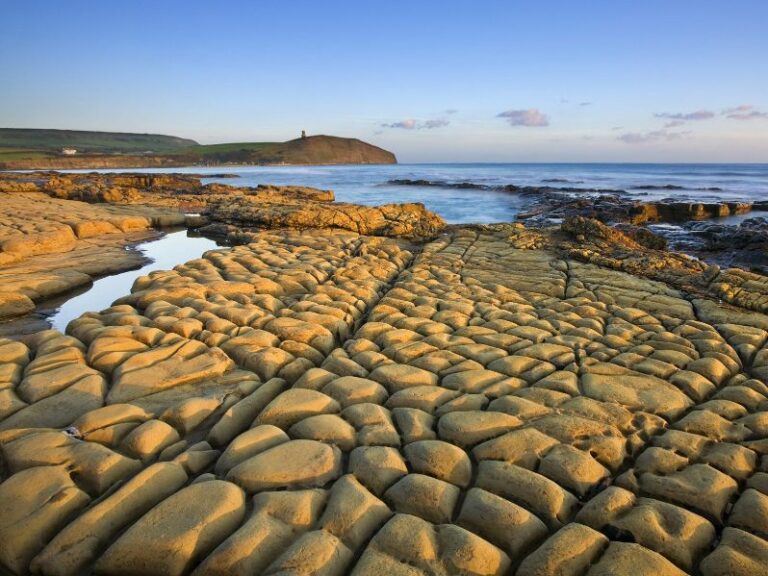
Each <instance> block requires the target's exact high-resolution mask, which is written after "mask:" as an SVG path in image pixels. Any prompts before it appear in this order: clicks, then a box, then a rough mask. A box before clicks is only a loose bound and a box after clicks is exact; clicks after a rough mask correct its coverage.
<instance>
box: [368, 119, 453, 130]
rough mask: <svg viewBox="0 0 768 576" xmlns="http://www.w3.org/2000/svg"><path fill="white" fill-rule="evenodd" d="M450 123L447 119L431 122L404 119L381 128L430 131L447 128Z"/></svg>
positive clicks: (383, 125)
mask: <svg viewBox="0 0 768 576" xmlns="http://www.w3.org/2000/svg"><path fill="white" fill-rule="evenodd" d="M450 123H451V121H450V120H448V119H447V118H435V119H433V120H423V121H422V120H416V119H415V118H406V119H405V120H400V121H399V122H390V123H388V124H387V123H385V124H381V127H382V128H401V129H402V130H431V129H433V128H442V127H443V126H448V124H450Z"/></svg>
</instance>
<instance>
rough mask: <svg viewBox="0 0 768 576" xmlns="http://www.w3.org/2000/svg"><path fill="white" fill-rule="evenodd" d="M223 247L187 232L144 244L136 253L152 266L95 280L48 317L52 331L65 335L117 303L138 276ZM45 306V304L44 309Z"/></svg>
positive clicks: (167, 267)
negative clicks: (73, 324) (81, 320)
mask: <svg viewBox="0 0 768 576" xmlns="http://www.w3.org/2000/svg"><path fill="white" fill-rule="evenodd" d="M219 246H221V245H220V244H219V243H217V242H216V241H215V240H211V239H210V238H205V237H202V236H190V235H189V233H188V232H187V231H186V230H182V231H180V232H171V233H169V234H166V235H165V236H163V237H162V238H159V239H157V240H152V241H149V242H144V243H142V244H139V245H137V246H136V247H135V248H134V249H136V250H140V251H141V252H143V253H144V254H145V255H146V256H148V257H149V258H151V259H152V260H151V262H149V263H148V264H146V265H144V266H143V267H142V268H139V269H137V270H129V271H127V272H122V273H120V274H114V275H112V276H105V277H104V278H100V279H99V280H96V281H95V282H94V283H93V285H92V286H91V287H90V288H88V289H87V290H85V291H84V292H81V293H80V294H78V295H76V296H73V297H72V298H70V299H69V300H67V301H65V302H64V303H63V304H62V305H61V306H59V307H58V308H57V309H56V311H55V312H53V314H52V315H51V316H49V317H48V322H50V324H51V327H52V328H55V329H56V330H60V331H61V332H64V330H65V329H66V327H67V324H69V322H70V321H72V320H74V319H75V318H77V317H79V316H80V315H81V314H83V313H85V312H90V311H95V310H103V309H104V308H109V307H110V306H111V305H112V302H114V301H115V300H116V299H118V298H120V297H121V296H125V295H126V294H128V293H129V292H130V290H131V286H133V282H134V281H135V280H136V278H138V277H139V276H145V275H147V274H149V273H150V272H152V271H154V270H170V269H171V268H173V267H174V266H177V265H178V264H183V263H184V262H187V261H188V260H192V259H194V258H199V257H200V256H201V255H202V254H203V253H204V252H205V251H207V250H211V249H213V248H217V247H219ZM42 306H43V307H44V306H45V305H44V304H43V305H42Z"/></svg>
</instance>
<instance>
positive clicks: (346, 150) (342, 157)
mask: <svg viewBox="0 0 768 576" xmlns="http://www.w3.org/2000/svg"><path fill="white" fill-rule="evenodd" d="M171 155H173V156H179V157H183V158H185V159H188V160H189V162H190V163H195V164H197V163H206V162H215V163H222V164H392V163H395V162H397V160H396V159H395V155H394V154H392V153H391V152H388V151H387V150H384V149H383V148H379V147H378V146H373V145H372V144H368V143H367V142H363V141H362V140H358V139H357V138H340V137H338V136H322V135H321V136H308V137H306V138H297V139H295V140H289V141H287V142H240V143H230V144H209V145H199V146H193V147H190V148H187V149H185V150H178V151H175V152H171Z"/></svg>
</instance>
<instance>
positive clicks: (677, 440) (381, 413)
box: [0, 226, 768, 576]
mask: <svg viewBox="0 0 768 576" xmlns="http://www.w3.org/2000/svg"><path fill="white" fill-rule="evenodd" d="M553 242H563V243H562V244H556V243H554V244H553ZM573 242H576V244H573ZM578 244H579V240H574V239H573V238H572V237H571V238H570V239H568V238H561V239H560V240H557V239H555V240H552V239H550V240H547V239H546V238H544V236H541V235H535V234H532V233H531V234H529V233H527V232H525V231H521V230H520V229H519V228H515V227H492V226H491V227H471V228H455V229H451V230H449V231H448V232H447V233H445V234H443V235H441V236H439V237H438V238H436V239H434V240H432V241H428V242H425V243H422V244H413V243H410V242H406V241H405V240H402V239H397V238H387V237H374V236H367V235H359V234H357V233H353V232H344V231H328V230H312V229H310V230H304V231H280V232H270V231H260V232H258V231H253V232H250V233H249V236H248V242H247V244H244V245H242V246H237V247H235V248H231V249H220V250H212V251H209V252H207V253H206V254H205V255H203V256H202V257H201V258H198V259H195V260H191V261H189V262H187V263H186V264H182V265H180V266H177V267H176V268H175V269H174V270H171V271H156V272H153V273H151V274H150V275H148V276H144V277H141V278H139V279H138V280H137V281H136V283H135V284H134V286H133V289H132V291H131V293H130V294H128V295H125V296H123V297H122V298H120V299H119V300H118V301H117V302H116V303H115V304H114V305H113V306H112V307H111V308H108V309H106V310H102V311H98V312H91V313H87V314H84V315H83V316H81V317H80V318H78V319H76V320H74V321H73V322H72V323H70V325H69V327H68V329H67V334H61V333H59V332H56V331H52V330H49V331H43V332H40V333H37V334H34V335H32V336H29V337H25V338H23V339H22V340H20V341H12V340H0V458H1V464H2V465H1V466H0V572H2V573H6V574H12V575H26V574H35V575H45V576H53V575H56V576H66V575H71V576H75V575H88V574H95V575H104V576H113V575H128V574H130V575H139V576H165V575H169V576H170V575H174V576H175V575H179V576H180V575H187V574H194V575H227V576H233V575H234V576H236V575H243V576H245V575H253V574H286V575H287V574H292V575H309V574H313V575H314V574H321V575H336V574H338V575H342V574H353V575H369V574H375V575H383V574H387V575H389V574H392V575H434V574H437V575H451V574H470V575H493V574H499V575H501V574H516V575H519V576H533V575H550V574H551V575H555V574H557V575H564V574H568V575H575V576H576V575H577V576H598V575H608V574H633V575H646V576H678V575H683V574H692V575H694V574H695V575H700V576H716V575H722V576H725V575H728V576H742V575H743V576H748V575H751V576H758V575H762V574H765V567H766V566H768V386H767V385H766V379H768V317H766V316H764V315H763V314H762V313H760V312H758V311H755V310H751V311H747V310H745V309H743V308H738V307H733V306H729V305H726V304H721V303H719V302H717V301H716V300H713V299H711V298H709V297H708V296H707V295H706V294H700V295H692V294H691V293H690V292H687V291H685V290H684V289H682V288H681V287H675V286H674V285H670V284H668V283H665V282H660V281H657V280H651V279H646V278H639V277H637V276H633V275H631V274H629V273H627V271H628V270H629V269H630V268H631V265H630V264H628V263H627V264H625V266H626V267H627V268H626V269H625V270H622V269H621V268H620V266H619V265H614V266H612V265H610V261H609V262H606V263H601V262H600V261H599V260H598V258H597V254H598V248H599V247H597V246H596V245H595V246H591V247H590V248H589V249H590V250H591V249H594V254H595V256H594V257H593V258H592V260H594V261H589V260H590V258H577V257H575V256H574V255H572V254H576V253H575V252H572V250H577V252H578ZM614 244H615V243H614ZM581 248H582V249H587V248H584V246H582V247H581ZM609 256H610V255H609ZM613 256H616V254H615V253H614V254H613ZM606 257H608V256H606ZM615 260H616V262H619V261H621V259H619V258H615ZM755 290H758V291H759V289H758V288H755ZM16 305H21V306H23V303H21V304H18V303H17V304H16Z"/></svg>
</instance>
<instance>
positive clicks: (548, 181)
mask: <svg viewBox="0 0 768 576" xmlns="http://www.w3.org/2000/svg"><path fill="white" fill-rule="evenodd" d="M110 171H113V172H120V171H123V172H124V171H127V170H125V169H123V170H103V172H110ZM130 171H132V172H182V173H184V172H186V173H196V174H211V175H213V174H223V173H226V174H235V175H237V176H239V178H237V179H232V178H210V179H208V178H206V179H205V180H204V183H208V182H220V183H223V184H231V185H235V186H237V185H242V186H256V185H257V184H281V185H287V184H296V185H301V186H313V187H316V188H323V189H330V190H333V191H334V192H335V193H336V199H337V200H338V201H341V202H354V203H357V204H368V205H376V204H386V203H391V202H423V203H424V204H425V205H426V206H427V208H429V209H430V210H433V211H434V212H437V213H438V214H440V215H441V216H442V217H443V218H445V220H446V221H448V222H449V223H456V224H458V223H468V222H476V223H491V222H505V221H506V222H508V221H510V220H513V219H514V218H515V216H516V214H517V213H518V212H519V211H520V210H522V209H524V208H525V206H526V204H527V203H528V202H530V201H531V199H530V198H525V197H521V196H519V195H515V194H510V193H508V192H502V191H497V190H477V189H457V188H450V187H433V186H429V187H426V186H424V187H422V186H396V185H392V184H389V182H390V181H391V180H398V179H409V180H429V181H433V182H444V183H458V182H469V183H473V184H478V185H482V186H489V187H493V186H505V185H508V184H514V185H517V186H550V187H555V188H576V189H579V190H582V191H583V192H573V193H574V194H579V193H583V194H586V193H590V191H592V190H623V191H626V192H627V194H629V195H630V196H631V197H636V198H638V199H648V200H650V199H663V198H673V199H675V200H680V201H684V200H691V201H710V202H711V201H717V200H728V201H736V200H745V201H755V200H768V164H392V165H372V166H215V167H210V168H208V167H201V166H190V167H188V168H150V169H141V170H130ZM81 172H86V170H82V171H81Z"/></svg>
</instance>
